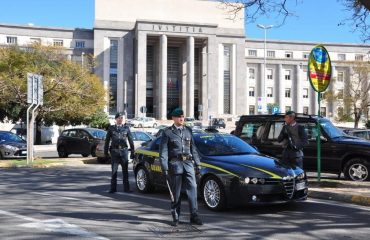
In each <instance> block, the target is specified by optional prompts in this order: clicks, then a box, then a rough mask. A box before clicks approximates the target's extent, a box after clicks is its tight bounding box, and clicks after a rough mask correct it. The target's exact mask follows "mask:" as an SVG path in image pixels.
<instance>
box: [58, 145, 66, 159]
mask: <svg viewBox="0 0 370 240" xmlns="http://www.w3.org/2000/svg"><path fill="white" fill-rule="evenodd" d="M58 156H59V157H60V158H67V157H68V153H67V150H66V148H65V147H63V146H60V147H59V148H58Z"/></svg>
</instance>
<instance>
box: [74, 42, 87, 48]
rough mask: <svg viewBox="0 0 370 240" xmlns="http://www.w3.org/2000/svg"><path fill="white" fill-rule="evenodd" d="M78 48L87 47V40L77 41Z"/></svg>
mask: <svg viewBox="0 0 370 240" xmlns="http://www.w3.org/2000/svg"><path fill="white" fill-rule="evenodd" d="M75 47H76V48H85V41H76V46H75Z"/></svg>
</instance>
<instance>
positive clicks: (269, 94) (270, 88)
mask: <svg viewBox="0 0 370 240" xmlns="http://www.w3.org/2000/svg"><path fill="white" fill-rule="evenodd" d="M272 93H273V88H272V87H268V88H267V97H273V95H272Z"/></svg>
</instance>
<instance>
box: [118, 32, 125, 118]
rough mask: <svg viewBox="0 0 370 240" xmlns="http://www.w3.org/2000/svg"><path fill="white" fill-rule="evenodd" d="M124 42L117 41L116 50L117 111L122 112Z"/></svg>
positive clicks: (121, 40)
mask: <svg viewBox="0 0 370 240" xmlns="http://www.w3.org/2000/svg"><path fill="white" fill-rule="evenodd" d="M123 49H124V41H123V38H120V39H118V49H117V111H118V112H123V110H124V109H123V103H124V92H125V89H124V80H123V72H124V70H125V69H124V68H123V65H124V61H123V60H124V58H123V56H124V54H123Z"/></svg>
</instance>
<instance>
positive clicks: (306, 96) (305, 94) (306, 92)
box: [303, 88, 308, 98]
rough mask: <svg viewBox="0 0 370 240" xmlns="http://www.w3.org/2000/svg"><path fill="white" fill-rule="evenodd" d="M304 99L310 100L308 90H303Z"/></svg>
mask: <svg viewBox="0 0 370 240" xmlns="http://www.w3.org/2000/svg"><path fill="white" fill-rule="evenodd" d="M303 98H308V88H303Z"/></svg>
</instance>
